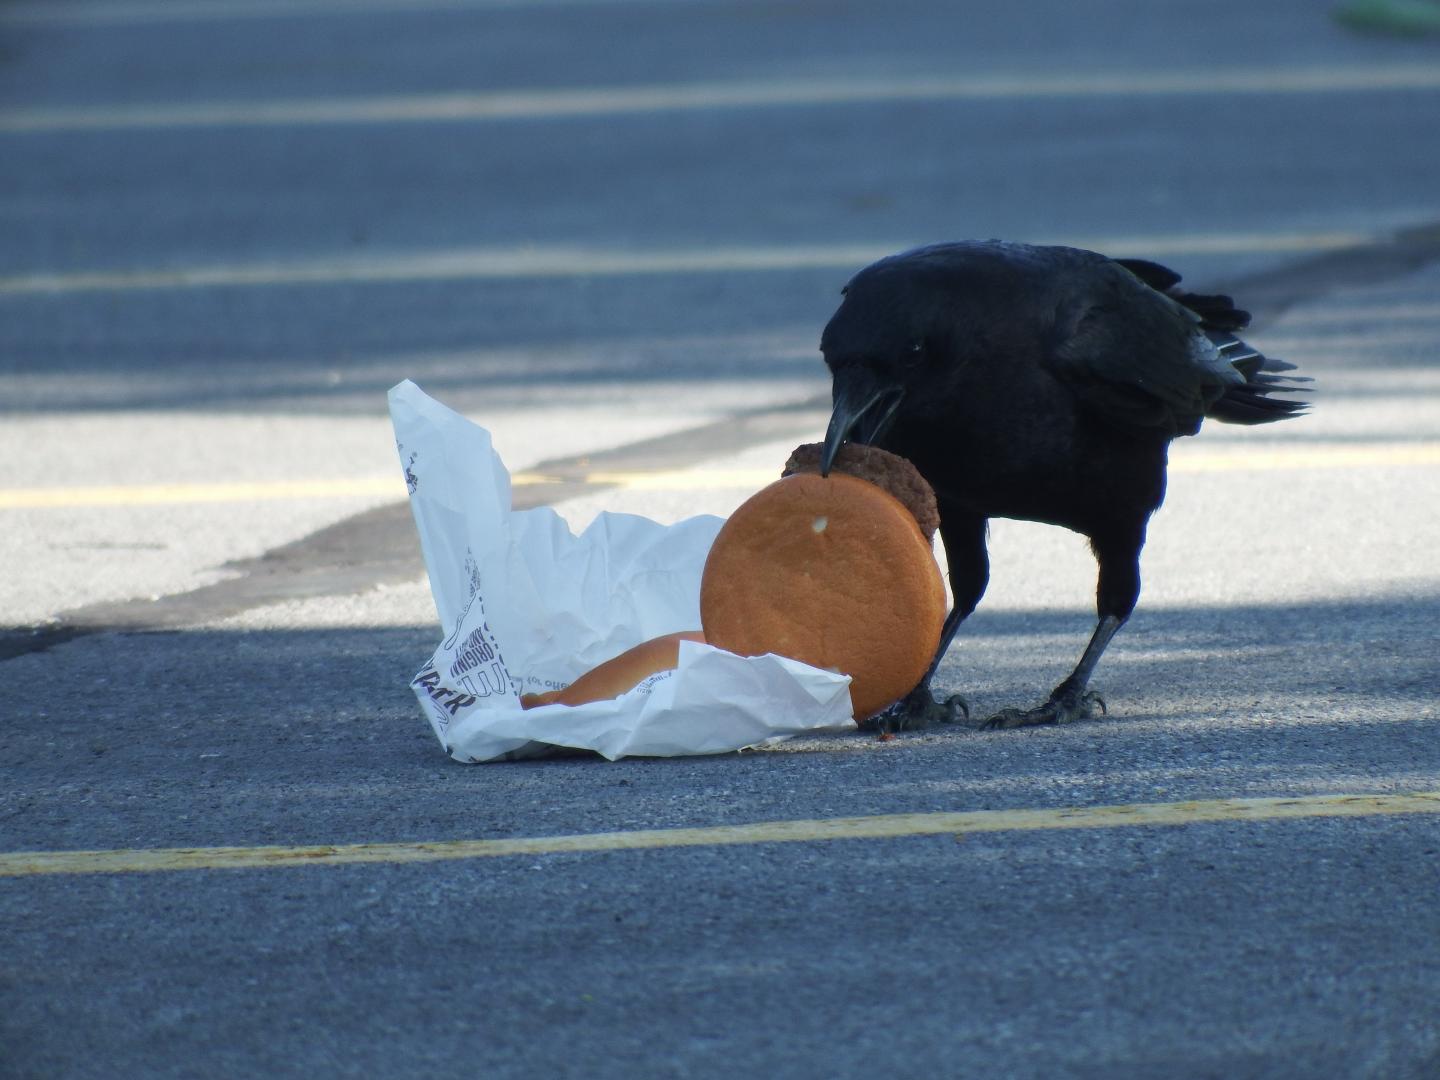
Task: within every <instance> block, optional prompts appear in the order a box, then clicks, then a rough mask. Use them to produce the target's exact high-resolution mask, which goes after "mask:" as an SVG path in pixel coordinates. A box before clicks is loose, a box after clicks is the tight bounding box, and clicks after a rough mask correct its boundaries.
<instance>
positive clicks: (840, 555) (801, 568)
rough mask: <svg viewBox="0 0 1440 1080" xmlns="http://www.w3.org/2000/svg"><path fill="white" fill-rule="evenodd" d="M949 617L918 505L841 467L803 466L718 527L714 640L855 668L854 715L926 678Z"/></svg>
mask: <svg viewBox="0 0 1440 1080" xmlns="http://www.w3.org/2000/svg"><path fill="white" fill-rule="evenodd" d="M889 456H890V457H892V458H893V457H894V455H889ZM895 460H897V461H901V462H904V459H903V458H896V459H895ZM904 465H905V466H906V467H907V468H908V469H909V470H910V472H912V473H913V472H914V467H913V466H911V465H910V464H909V463H908V462H904ZM915 476H916V477H917V478H918V476H919V474H918V473H915ZM921 483H922V484H923V483H924V481H923V480H921ZM927 487H928V485H927ZM931 498H932V500H933V494H932V496H931ZM944 620H945V586H944V583H943V582H942V581H941V579H940V569H939V567H938V566H937V565H936V563H935V557H934V554H933V553H932V551H931V548H930V541H929V540H928V539H927V538H926V537H925V535H924V534H923V533H922V532H921V530H920V526H919V525H918V524H917V523H916V520H915V517H914V516H913V515H912V514H911V513H910V512H909V511H908V510H907V509H906V508H905V506H904V505H903V504H902V503H901V502H900V501H899V500H898V499H896V498H895V497H894V496H893V495H891V494H889V493H888V492H886V491H884V490H882V489H881V488H880V487H878V486H877V485H875V484H873V483H871V482H869V481H867V480H862V479H859V478H858V477H855V476H849V475H845V474H844V473H840V472H834V473H832V474H831V475H830V476H828V477H822V476H820V475H819V474H818V472H816V473H807V472H799V473H796V474H794V475H791V476H787V477H785V478H784V479H781V480H778V481H776V482H775V483H773V484H771V485H770V486H769V487H766V488H763V489H762V490H761V491H759V492H758V493H756V494H755V495H754V496H752V497H751V498H750V499H749V500H747V501H746V502H745V503H744V504H743V505H741V507H740V508H739V509H738V510H736V511H735V513H734V514H732V515H731V516H730V519H729V520H728V521H727V522H726V523H725V525H724V526H723V527H722V528H721V530H720V532H719V534H718V535H717V536H716V538H715V543H714V546H713V547H712V548H711V549H710V555H709V558H708V559H707V560H706V563H705V570H704V573H703V575H702V577H701V583H700V621H701V624H702V625H703V627H704V631H705V640H706V641H708V642H709V643H710V644H711V645H714V646H716V647H717V648H721V649H725V650H728V651H729V652H733V653H738V654H740V655H742V656H759V655H763V654H764V653H775V654H777V655H779V656H785V657H789V658H790V659H793V660H799V661H801V662H802V663H806V664H809V665H811V666H813V667H818V668H827V669H829V670H831V671H838V672H841V673H843V674H846V675H849V676H850V677H851V683H850V700H851V704H852V706H853V709H854V716H855V719H856V720H857V721H860V720H865V719H868V718H869V717H871V716H873V715H874V714H875V713H877V712H880V711H881V710H882V709H884V708H885V707H886V706H888V705H890V704H891V703H893V702H894V701H896V700H898V699H899V698H900V697H902V696H904V695H905V694H906V693H908V692H909V691H910V690H911V689H913V688H914V687H915V686H916V685H917V684H918V683H919V682H920V680H921V678H922V677H924V675H925V672H926V671H927V670H928V668H929V666H930V661H931V659H932V658H933V656H934V654H935V650H936V648H937V647H938V646H939V644H940V628H941V625H942V623H943V622H944Z"/></svg>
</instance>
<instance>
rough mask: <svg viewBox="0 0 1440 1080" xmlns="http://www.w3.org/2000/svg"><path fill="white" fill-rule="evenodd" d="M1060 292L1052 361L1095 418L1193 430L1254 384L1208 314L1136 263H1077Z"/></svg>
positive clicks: (1063, 275) (1060, 281)
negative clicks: (1227, 398)
mask: <svg viewBox="0 0 1440 1080" xmlns="http://www.w3.org/2000/svg"><path fill="white" fill-rule="evenodd" d="M1143 265H1144V266H1145V267H1146V268H1147V269H1148V268H1149V267H1150V266H1151V265H1153V264H1143ZM1156 269H1163V268H1160V267H1156ZM1157 277H1158V275H1157ZM1175 280H1178V278H1177V279H1175ZM1158 283H1159V282H1158V281H1157V284H1158ZM1173 283H1174V282H1173V281H1168V282H1165V284H1167V285H1172V284H1173ZM1056 288H1057V294H1058V295H1057V302H1056V306H1055V311H1056V322H1055V327H1054V330H1055V333H1054V338H1053V345H1052V346H1051V349H1050V351H1049V363H1050V367H1051V370H1052V371H1053V372H1054V373H1055V375H1056V377H1058V378H1059V379H1060V380H1061V381H1062V382H1064V383H1065V384H1066V386H1068V387H1069V388H1070V390H1071V392H1073V393H1074V394H1075V395H1076V397H1077V398H1079V399H1080V400H1081V401H1082V402H1083V403H1084V404H1085V405H1086V407H1087V408H1089V409H1091V410H1092V411H1093V412H1095V413H1096V414H1098V415H1100V416H1103V417H1105V418H1107V419H1108V420H1110V421H1112V422H1114V423H1117V424H1124V425H1130V426H1136V427H1148V428H1157V429H1161V430H1164V431H1166V432H1168V433H1170V434H1193V433H1194V432H1195V431H1197V430H1198V429H1199V427H1200V421H1201V420H1202V419H1203V418H1204V416H1205V414H1206V413H1207V412H1209V410H1210V408H1211V406H1212V405H1213V404H1214V403H1215V402H1216V401H1218V400H1219V399H1220V398H1221V397H1222V396H1223V395H1224V394H1225V393H1226V392H1227V391H1228V390H1231V389H1232V388H1238V387H1242V386H1244V385H1245V382H1246V379H1245V375H1244V374H1243V373H1242V372H1240V371H1239V370H1238V369H1237V368H1236V367H1234V366H1233V365H1232V364H1231V363H1230V362H1229V361H1228V360H1227V359H1226V358H1225V356H1224V355H1222V353H1221V350H1220V349H1219V348H1217V347H1216V344H1215V343H1214V342H1213V341H1211V339H1210V337H1209V336H1208V335H1207V333H1206V329H1205V327H1204V326H1203V325H1202V316H1201V315H1199V314H1197V313H1196V312H1195V311H1192V310H1190V309H1189V308H1187V307H1186V306H1184V305H1183V304H1182V303H1180V302H1179V301H1177V300H1176V299H1174V298H1172V297H1171V296H1169V295H1167V294H1165V293H1163V292H1160V291H1158V290H1157V289H1155V288H1152V287H1151V286H1150V285H1147V284H1146V283H1145V282H1144V281H1142V280H1141V279H1140V278H1139V277H1137V276H1136V273H1135V272H1134V271H1132V270H1131V269H1128V268H1126V267H1125V266H1122V265H1120V264H1118V263H1116V262H1113V261H1111V260H1108V259H1103V258H1096V259H1094V260H1093V261H1087V262H1086V263H1085V264H1083V265H1078V266H1077V265H1073V264H1072V265H1070V266H1067V267H1065V268H1063V269H1062V270H1060V272H1059V276H1058V277H1057V280H1056Z"/></svg>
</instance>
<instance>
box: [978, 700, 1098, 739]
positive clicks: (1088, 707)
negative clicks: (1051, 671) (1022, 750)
mask: <svg viewBox="0 0 1440 1080" xmlns="http://www.w3.org/2000/svg"><path fill="white" fill-rule="evenodd" d="M1097 709H1098V710H1099V713H1098V714H1097V713H1096V710H1097ZM1104 712H1105V699H1104V698H1102V697H1101V696H1100V695H1099V694H1097V693H1095V692H1094V691H1093V690H1087V691H1085V693H1083V694H1057V695H1055V696H1054V697H1051V698H1050V700H1049V701H1047V702H1045V704H1044V705H1041V706H1040V707H1039V708H1036V709H1001V710H1000V711H999V712H997V713H996V714H995V715H994V716H992V717H990V718H989V719H988V720H986V721H985V722H984V724H982V725H981V727H982V728H983V730H985V731H1002V730H1005V729H1007V728H1021V727H1038V726H1040V725H1042V724H1069V723H1072V722H1074V721H1076V720H1093V719H1094V718H1095V717H1096V715H1103V714H1104Z"/></svg>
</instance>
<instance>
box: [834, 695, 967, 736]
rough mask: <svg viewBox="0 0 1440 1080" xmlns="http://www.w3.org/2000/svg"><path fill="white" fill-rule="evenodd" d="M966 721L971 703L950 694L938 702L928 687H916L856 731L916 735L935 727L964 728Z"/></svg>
mask: <svg viewBox="0 0 1440 1080" xmlns="http://www.w3.org/2000/svg"><path fill="white" fill-rule="evenodd" d="M969 719H970V703H969V702H968V701H966V700H965V699H964V698H963V697H961V696H960V695H959V694H951V695H950V696H949V697H947V698H946V699H945V700H944V701H941V700H939V699H937V698H936V697H935V695H934V694H932V693H930V690H929V688H928V687H924V686H917V687H916V688H915V689H914V690H911V691H910V693H908V694H906V695H905V696H904V697H903V698H901V699H900V700H899V701H897V702H895V704H894V705H891V706H890V707H889V708H888V709H886V710H884V711H883V712H878V713H876V714H875V715H874V716H872V717H870V718H869V719H868V720H862V721H860V724H859V728H860V730H861V731H873V732H876V733H878V734H880V735H889V734H891V733H893V732H896V731H918V730H920V729H921V728H927V727H932V726H933V725H935V724H964V723H966V722H967V721H969Z"/></svg>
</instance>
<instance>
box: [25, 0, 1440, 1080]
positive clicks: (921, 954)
mask: <svg viewBox="0 0 1440 1080" xmlns="http://www.w3.org/2000/svg"><path fill="white" fill-rule="evenodd" d="M1437 136H1440V39H1437V38H1435V37H1416V38H1399V37H1386V36H1383V35H1367V34H1363V33H1359V32H1357V31H1355V30H1354V29H1352V28H1350V27H1347V26H1345V25H1342V24H1341V23H1339V22H1338V21H1336V20H1334V19H1332V18H1331V17H1330V15H1329V13H1328V12H1327V11H1326V10H1325V5H1316V4H1312V3H1302V2H1300V0H1280V2H1276V3H1270V4H1264V5H1255V4H1245V3H1238V2H1231V0H1222V2H1220V3H1219V4H1212V5H1210V6H1208V7H1206V8H1203V9H1197V8H1195V7H1194V6H1193V5H1190V6H1182V5H1178V4H1158V5H1148V6H1145V7H1143V8H1141V7H1136V6H1134V5H1127V4H1120V3H1116V2H1114V0H1101V2H1100V3H1097V4H1090V5H1084V6H1083V7H1077V6H1072V5H1065V4H1059V3H1054V2H1050V0H1044V2H1042V3H1040V4H1039V5H1031V6H1029V7H1026V8H1024V9H1020V8H1017V7H1015V6H1014V5H1002V4H995V3H984V2H982V3H967V4H946V3H940V2H937V0H898V2H895V3H888V4H883V5H881V4H867V3H859V2H850V0H816V2H813V3H786V4H775V3H762V2H758V0H755V2H749V0H650V2H639V0H528V2H526V0H291V2H288V3H279V2H272V0H252V2H249V3H243V2H240V0H110V2H108V3H97V2H91V0H65V2H55V3H43V4H42V3H32V2H18V0H17V2H11V3H9V4H6V5H3V6H0V413H3V422H0V563H3V566H4V570H5V573H4V574H3V575H0V767H3V771H4V781H3V784H0V1077H5V1078H10V1077H16V1078H20V1077H25V1078H67V1080H69V1078H86V1077H105V1078H109V1077H147V1078H148V1077H174V1078H182V1077H186V1078H188V1077H200V1076H204V1077H211V1078H215V1077H250V1076H305V1077H307V1078H318V1077H372V1076H416V1077H452V1076H453V1077H470V1076H477V1075H481V1076H494V1077H552V1076H554V1077H566V1076H573V1077H608V1076H616V1077H619V1076H637V1077H729V1076H735V1075H745V1074H747V1073H748V1074H753V1075H763V1076H777V1077H850V1076H855V1077H859V1076H870V1075H874V1074H875V1073H877V1072H885V1073H889V1074H893V1075H897V1076H906V1077H909V1076H916V1077H920V1076H924V1077H930V1076H947V1077H948V1076H956V1077H963V1076H1004V1077H1044V1078H1051V1077H1105V1078H1111V1077H1151V1076H1154V1077H1167V1078H1168V1077H1217V1078H1219V1077H1224V1078H1232V1077H1297V1078H1300V1077H1303V1078H1313V1077H1374V1078H1384V1080H1390V1078H1413V1080H1428V1078H1431V1077H1435V1076H1440V1008H1437V1006H1436V1002H1437V1001H1440V813H1437V812H1436V811H1437V808H1440V799H1437V798H1436V793H1437V792H1440V749H1437V747H1440V705H1437V697H1440V660H1437V657H1440V641H1437V638H1440V631H1437V627H1440V564H1437V558H1436V552H1437V550H1440V512H1437V498H1440V436H1437V431H1440V195H1437V192H1440V182H1437V178H1440V137H1437ZM987 236H1003V237H1006V238H1011V239H1017V240H1029V241H1036V242H1068V243H1080V244H1085V245H1088V246H1095V247H1099V248H1101V249H1102V250H1106V251H1109V252H1112V253H1115V254H1124V255H1136V256H1145V257H1150V258H1154V259H1158V260H1160V261H1162V262H1165V263H1166V264H1168V265H1172V266H1174V267H1175V268H1176V269H1178V270H1180V271H1181V272H1183V273H1184V274H1185V275H1186V279H1187V280H1188V281H1190V282H1192V283H1193V284H1195V285H1196V286H1199V287H1204V288H1226V289H1231V290H1233V291H1234V292H1235V294H1236V295H1237V297H1238V298H1239V299H1240V300H1241V302H1242V304H1243V305H1244V306H1248V307H1250V308H1251V309H1252V310H1253V311H1254V312H1255V314H1256V322H1255V327H1254V329H1253V332H1252V333H1250V334H1249V335H1247V337H1248V339H1250V340H1252V341H1253V342H1254V343H1255V344H1256V345H1258V346H1259V347H1261V348H1262V349H1264V350H1265V351H1266V352H1267V353H1270V354H1273V355H1278V356H1282V357H1287V358H1289V359H1292V360H1294V361H1296V362H1298V363H1299V364H1300V365H1301V367H1302V369H1303V371H1304V373H1305V374H1309V375H1313V376H1315V378H1316V380H1317V382H1316V384H1315V386H1316V389H1317V393H1316V395H1315V407H1314V410H1313V412H1312V413H1311V414H1310V415H1309V416H1307V417H1305V418H1304V419H1301V420H1298V421H1294V422H1290V423H1286V424H1283V425H1276V426H1275V427H1274V428H1266V429H1246V430H1240V429H1235V428H1226V427H1222V426H1220V425H1209V426H1207V428H1206V429H1205V431H1204V432H1202V434H1201V435H1200V436H1199V437H1198V438H1195V439H1186V440H1182V441H1180V442H1179V443H1177V444H1176V446H1175V447H1174V451H1173V454H1172V465H1171V478H1170V493H1169V496H1168V499H1167V504H1166V506H1165V507H1164V508H1163V509H1162V510H1161V511H1160V513H1159V514H1158V515H1157V516H1156V517H1155V519H1154V520H1153V522H1152V526H1151V530H1150V540H1149V544H1148V546H1147V548H1146V551H1145V556H1144V563H1143V571H1144V576H1145V588H1144V592H1143V595H1142V597H1141V601H1140V606H1139V608H1138V610H1137V612H1136V614H1135V616H1134V618H1133V619H1132V620H1131V622H1130V624H1129V625H1127V626H1126V628H1125V629H1124V630H1123V631H1122V633H1121V634H1120V636H1119V637H1117V639H1116V641H1115V642H1114V644H1113V645H1112V646H1111V648H1110V650H1109V651H1108V653H1107V655H1106V656H1105V658H1104V661H1103V662H1102V665H1101V667H1100V669H1099V671H1098V673H1097V675H1096V678H1095V686H1096V688H1097V689H1098V690H1100V692H1101V693H1102V694H1103V695H1104V696H1105V699H1106V701H1107V702H1108V704H1109V714H1108V715H1107V716H1106V717H1105V718H1104V719H1100V720H1096V721H1093V722H1087V723H1082V724H1076V725H1072V726H1069V727H1062V728H1048V729H1039V730H1029V731H1016V732H1007V733H996V734H977V733H974V732H970V731H960V730H935V731H927V732H920V733H914V734H905V735H901V736H899V737H897V738H894V739H892V740H888V741H881V740H878V739H876V738H874V737H870V736H863V735H860V734H856V733H841V734H833V735H826V736H821V737H813V738H806V739H797V740H793V741H791V742H788V743H785V744H781V745H779V746H776V747H773V748H770V749H767V750H763V751H751V752H746V753H741V754H734V755H725V756H718V757H710V758H691V759H664V760H622V761H619V762H614V763H607V762H603V761H600V760H597V759H592V758H582V757H562V758H556V759H552V760H545V761H534V762H525V763H512V764H504V765H493V766H463V765H460V764H458V763H456V762H452V761H450V760H448V759H447V758H446V757H445V756H444V754H443V753H442V752H441V750H440V748H439V746H438V745H437V743H436V742H435V739H434V737H433V735H432V734H431V733H430V731H429V729H428V725H427V724H426V723H425V721H424V719H423V717H422V715H421V714H420V712H419V711H418V709H417V707H416V703H415V700H414V698H413V696H412V695H411V692H410V690H409V688H408V685H407V683H408V681H409V679H410V678H411V677H412V675H413V674H414V672H415V671H416V670H417V669H418V666H419V665H420V664H421V662H423V660H424V658H425V657H426V656H428V654H429V651H430V650H431V649H432V648H433V646H434V644H435V643H436V641H437V640H438V639H439V637H440V630H439V627H438V626H436V625H435V614H434V608H433V605H432V604H431V601H430V598H429V593H428V588H427V586H426V583H425V580H424V574H423V569H422V567H421V565H420V562H419V556H418V550H417V546H416V540H415V536H414V529H413V526H412V524H411V523H410V521H409V519H408V509H407V508H406V506H405V503H404V487H403V483H402V480H401V477H400V473H399V469H398V466H397V462H396V460H395V456H394V448H393V445H392V441H391V435H390V431H389V425H388V420H387V418H386V416H385V400H384V397H385V391H386V390H387V389H388V388H389V387H390V386H392V385H394V384H395V383H397V382H399V381H400V380H401V379H405V378H413V379H414V380H416V381H417V382H418V383H419V384H420V385H421V386H422V387H423V388H424V389H425V390H426V391H427V392H429V393H431V394H432V395H433V396H435V397H437V398H439V399H440V400H442V401H444V402H446V403H447V404H449V405H451V406H452V407H455V408H457V409H460V410H461V411H463V412H465V413H466V414H467V415H469V416H471V417H473V418H474V419H475V420H477V421H478V422H480V423H482V424H484V425H485V426H486V427H487V428H489V429H490V430H491V431H492V432H493V433H494V436H495V441H496V445H497V447H498V448H499V450H500V452H501V453H502V455H503V456H504V457H505V460H506V462H507V464H508V465H509V466H510V467H511V468H512V470H515V471H517V472H525V471H531V472H535V471H543V472H545V473H546V474H547V475H551V476H559V477H561V478H562V479H561V480H560V481H559V482H556V483H552V484H544V485H538V484H537V485H529V486H525V487H518V488H517V489H516V491H517V498H518V499H520V500H522V501H523V502H525V504H527V505H538V504H539V503H541V502H551V503H553V504H554V505H556V506H557V508H558V509H559V510H560V512H561V513H562V514H564V515H565V516H566V518H567V519H568V520H570V521H571V522H572V524H574V525H575V526H577V527H579V526H581V525H583V524H585V523H586V522H587V521H589V520H590V519H591V518H592V517H593V516H594V515H595V514H596V513H598V512H600V511H601V510H624V511H632V512H637V513H643V514H647V515H649V516H652V517H655V518H657V519H660V520H666V521H673V520H676V519H678V518H681V517H684V516H687V515H689V514H694V513H701V512H709V513H720V514H724V513H728V512H729V511H730V510H731V509H733V508H734V507H735V506H736V505H738V504H739V502H740V501H741V500H743V499H744V498H745V497H746V496H747V495H748V494H749V493H750V492H752V491H753V490H755V488H756V487H757V486H758V485H759V484H760V483H762V482H764V478H765V477H768V476H769V475H772V474H774V473H778V469H779V466H780V464H781V463H783V461H784V458H785V456H786V454H787V453H788V451H789V450H790V448H791V447H793V446H794V445H795V444H796V443H799V442H802V441H811V440H813V439H815V438H816V437H818V435H819V434H820V432H821V431H823V427H824V424H825V420H826V416H827V413H828V409H827V406H828V389H829V388H828V384H827V381H826V378H825V373H824V370H823V367H822V365H821V364H820V361H819V356H818V353H817V351H816V344H817V342H818V338H819V333H820V328H821V327H822V326H823V325H824V322H825V320H826V319H827V318H828V316H829V314H830V313H831V311H833V310H834V307H835V305H836V304H837V302H838V298H839V297H838V293H839V288H840V286H841V285H842V284H843V283H844V281H845V279H846V277H847V276H848V275H849V274H851V273H853V272H854V271H855V270H856V269H858V268H859V267H860V266H862V265H864V264H865V263H866V262H867V261H869V260H870V259H872V258H874V257H877V256H879V255H882V254H885V253H888V252H892V251H896V250H900V249H902V248H904V247H906V246H909V245H912V244H916V243H922V242H927V241H934V240H941V239H955V238H964V237H987ZM991 535H992V543H991V550H992V557H993V565H992V579H991V587H990V591H989V593H988V595H987V596H986V598H985V600H984V601H983V603H982V605H981V607H980V609H979V611H978V612H977V613H976V615H975V616H974V617H973V618H972V619H970V620H969V621H967V623H966V624H965V626H964V627H963V628H962V631H961V633H960V635H959V637H958V638H957V641H956V644H955V646H954V648H953V649H952V650H951V652H950V655H949V656H948V657H947V659H946V661H945V663H944V664H943V666H942V667H941V669H940V673H939V679H938V681H939V683H940V684H941V685H942V686H944V687H946V688H947V689H952V690H955V691H960V692H963V693H965V694H966V695H967V696H968V697H969V698H970V700H971V702H972V705H973V707H974V708H975V709H976V710H977V711H978V712H989V711H994V710H995V709H998V708H1002V707H1005V706H1010V705H1017V706H1029V705H1033V704H1035V703H1037V702H1038V701H1039V700H1040V699H1041V698H1042V696H1043V695H1044V694H1045V693H1046V692H1047V691H1048V690H1049V688H1050V687H1051V686H1052V685H1053V684H1054V683H1055V682H1056V681H1057V680H1058V679H1059V678H1060V677H1062V676H1063V675H1064V673H1065V672H1067V671H1068V670H1069V669H1070V667H1071V666H1072V665H1073V663H1074V661H1075V659H1076V657H1077V656H1078V654H1079V651H1080V648H1081V646H1082V644H1083V641H1084V638H1085V635H1086V634H1087V633H1088V632H1089V630H1090V627H1091V625H1092V614H1091V611H1092V605H1093V589H1094V563H1093V559H1092V558H1091V556H1090V554H1089V552H1088V551H1087V550H1086V549H1085V546H1084V543H1083V541H1082V540H1081V539H1080V538H1078V537H1075V536H1073V535H1070V534H1068V533H1064V532H1062V531H1060V530H1056V529H1048V528H1044V527H1040V526H1034V525H1028V524H1023V523H1016V522H1008V521H997V522H995V523H994V524H993V528H992V534H991ZM679 830H699V831H698V832H682V831H679ZM502 841H503V842H507V843H503V844H502V843H500V842H502ZM512 842H513V843H512Z"/></svg>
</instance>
